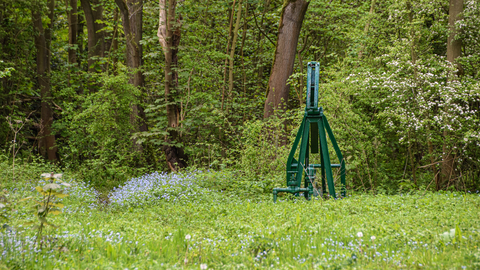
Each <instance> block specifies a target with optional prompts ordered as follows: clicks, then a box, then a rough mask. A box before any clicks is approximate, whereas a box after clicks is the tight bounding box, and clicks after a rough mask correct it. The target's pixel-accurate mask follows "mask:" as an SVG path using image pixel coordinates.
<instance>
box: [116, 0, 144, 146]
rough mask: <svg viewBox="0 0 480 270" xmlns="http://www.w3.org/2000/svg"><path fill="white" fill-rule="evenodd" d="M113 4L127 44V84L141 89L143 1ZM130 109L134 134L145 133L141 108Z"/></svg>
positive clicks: (126, 0)
mask: <svg viewBox="0 0 480 270" xmlns="http://www.w3.org/2000/svg"><path fill="white" fill-rule="evenodd" d="M115 2H116V3H117V6H118V8H119V10H120V13H121V14H122V22H123V31H124V33H125V39H126V43H127V50H126V59H127V67H128V68H129V69H130V72H131V73H132V75H131V76H130V80H129V83H130V84H132V85H134V86H136V87H138V88H140V89H141V88H142V87H143V84H144V77H143V74H142V71H141V66H142V45H141V44H140V41H141V40H142V20H143V18H142V13H143V12H142V11H143V0H115ZM131 107H132V113H131V115H130V123H131V124H132V126H133V127H134V132H137V131H147V125H146V123H145V121H144V118H145V117H144V116H145V114H144V112H143V108H142V107H141V106H140V105H139V104H132V105H131ZM138 150H141V149H140V148H139V149H138Z"/></svg>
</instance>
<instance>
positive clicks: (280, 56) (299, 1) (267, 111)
mask: <svg viewBox="0 0 480 270" xmlns="http://www.w3.org/2000/svg"><path fill="white" fill-rule="evenodd" d="M308 4H309V2H307V1H305V0H296V1H291V0H285V1H284V6H283V9H282V15H281V17H280V26H279V29H278V37H277V46H276V49H275V56H274V62H273V67H272V71H271V73H270V79H269V81H268V89H267V100H266V101H265V108H264V112H263V117H264V118H268V117H270V116H271V115H273V114H274V111H275V110H277V109H281V110H284V109H286V108H287V104H288V94H289V91H290V87H289V86H288V85H287V79H288V78H289V77H290V75H292V72H293V65H294V63H295V54H296V52H297V43H298V37H299V35H300V29H301V27H302V22H303V18H304V16H305V12H306V11H307V7H308Z"/></svg>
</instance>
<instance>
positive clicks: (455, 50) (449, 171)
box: [441, 0, 463, 186]
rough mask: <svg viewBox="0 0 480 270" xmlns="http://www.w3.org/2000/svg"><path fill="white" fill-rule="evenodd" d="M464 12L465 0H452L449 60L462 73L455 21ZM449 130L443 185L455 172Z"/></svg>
mask: <svg viewBox="0 0 480 270" xmlns="http://www.w3.org/2000/svg"><path fill="white" fill-rule="evenodd" d="M462 12H463V0H450V8H449V14H448V26H449V28H450V34H449V36H448V40H447V60H448V61H449V62H450V63H453V64H456V65H457V68H458V74H459V75H461V74H462V72H463V70H462V67H461V65H460V64H459V63H456V61H455V59H456V58H457V57H459V56H461V55H462V40H461V39H455V36H456V35H457V33H458V31H457V29H456V28H455V22H456V21H458V20H460V19H461V18H462V17H461V14H462ZM448 133H449V132H448V130H446V129H445V130H444V131H443V140H444V142H443V149H442V150H443V160H442V166H441V179H442V184H443V186H445V185H447V186H448V185H449V182H450V180H451V179H452V177H453V176H454V174H455V158H454V155H453V149H451V147H450V146H449V142H448V139H449V138H448V137H449V134H448Z"/></svg>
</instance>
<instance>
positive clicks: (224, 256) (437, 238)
mask: <svg viewBox="0 0 480 270" xmlns="http://www.w3.org/2000/svg"><path fill="white" fill-rule="evenodd" d="M197 180H201V179H197ZM35 181H36V180H32V181H30V182H24V185H22V184H20V183H17V185H18V186H22V187H24V188H18V189H17V190H15V191H13V189H12V186H15V185H12V184H9V186H10V187H9V188H8V190H9V200H10V201H16V200H18V199H19V198H21V197H23V196H30V195H34V191H32V187H33V184H34V182H35ZM67 182H71V183H75V182H74V181H72V180H70V181H67ZM28 185H30V187H28ZM90 191H91V190H90ZM88 192H89V191H88V190H87V189H85V191H82V192H81V194H77V195H72V196H70V197H67V198H66V199H64V200H63V203H64V204H65V205H66V207H65V208H64V213H62V214H61V215H58V216H54V217H52V218H51V220H52V223H54V224H56V225H58V226H59V228H57V229H55V228H49V229H48V231H47V232H46V234H47V235H48V238H46V239H45V243H44V248H43V249H41V250H40V249H36V250H34V249H33V248H29V247H28V246H29V243H30V245H32V244H31V243H32V242H33V241H34V238H33V236H34V231H33V230H31V229H29V228H28V227H25V226H23V225H22V224H24V223H25V221H27V220H32V219H33V215H31V213H30V212H29V208H28V206H27V205H26V204H21V203H15V206H14V209H15V210H14V211H12V213H11V216H10V221H9V224H10V225H11V226H13V227H14V228H15V232H16V234H15V235H16V236H15V237H16V238H15V239H16V241H17V242H16V243H18V245H19V246H17V247H15V248H14V247H12V245H13V244H12V243H11V242H12V234H11V233H9V232H7V231H6V230H3V231H2V232H1V239H0V241H1V243H2V246H0V251H1V252H0V253H2V254H3V257H2V259H1V260H0V268H2V267H3V268H7V269H8V268H11V269H127V268H128V269H136V268H138V269H172V268H186V269H200V264H206V265H207V266H208V269H263V268H273V269H322V268H335V269H337V268H347V269H348V268H357V269H366V268H367V269H368V268H370V269H416V268H418V269H423V268H426V269H462V268H466V269H478V268H480V248H479V245H480V215H479V213H478V210H479V207H480V196H479V195H478V194H462V193H451V192H446V193H429V192H427V193H426V194H423V192H419V193H418V194H417V193H415V194H411V195H403V196H402V195H396V196H383V195H378V196H373V195H361V194H359V195H353V196H350V197H348V198H345V199H343V200H336V201H335V200H326V201H322V200H314V201H310V202H306V201H304V200H303V199H287V197H283V200H281V201H280V202H278V203H277V204H273V203H272V200H271V195H270V194H259V195H258V196H257V197H250V199H249V198H239V197H237V196H234V194H233V193H229V195H227V194H224V193H221V192H217V191H206V190H198V191H197V195H196V196H195V197H192V198H189V199H183V200H177V201H176V202H172V201H170V202H167V201H164V200H157V201H155V202H153V203H151V204H147V205H143V206H137V207H134V206H119V205H114V204H110V205H104V204H102V203H98V202H97V201H96V199H95V198H94V197H91V196H90V197H88V196H83V195H84V194H85V193H88ZM202 192H203V193H202ZM202 194H204V195H202ZM452 229H455V232H453V231H451V230H452ZM360 232H361V234H363V236H362V237H359V235H360ZM450 233H451V234H450ZM187 235H189V236H190V237H191V238H190V239H186V238H188V237H186V236H187ZM372 237H374V240H372ZM14 242H15V241H14ZM22 245H23V247H22Z"/></svg>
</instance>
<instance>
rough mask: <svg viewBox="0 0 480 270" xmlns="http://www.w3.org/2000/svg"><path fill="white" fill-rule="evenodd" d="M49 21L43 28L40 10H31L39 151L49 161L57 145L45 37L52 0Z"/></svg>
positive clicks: (47, 43)
mask: <svg viewBox="0 0 480 270" xmlns="http://www.w3.org/2000/svg"><path fill="white" fill-rule="evenodd" d="M47 5H48V7H49V17H50V19H51V20H50V23H49V25H48V27H47V29H44V28H43V24H42V16H41V13H40V11H38V10H36V11H33V12H32V21H33V27H34V29H35V31H36V34H35V47H36V49H37V63H36V64H37V78H38V85H39V87H40V98H41V112H40V114H41V132H40V137H41V138H40V140H39V148H40V153H41V154H42V155H43V156H46V157H47V158H48V160H50V161H56V160H57V147H56V146H55V135H54V134H52V123H53V110H52V107H51V93H50V56H49V54H50V52H49V50H50V48H49V46H48V45H49V44H50V42H49V41H48V39H47V38H51V34H47V32H49V31H51V25H52V23H53V12H54V0H49V2H48V4H47Z"/></svg>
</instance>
